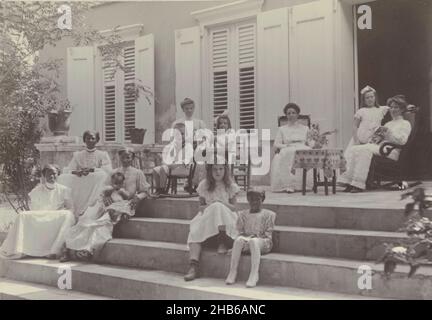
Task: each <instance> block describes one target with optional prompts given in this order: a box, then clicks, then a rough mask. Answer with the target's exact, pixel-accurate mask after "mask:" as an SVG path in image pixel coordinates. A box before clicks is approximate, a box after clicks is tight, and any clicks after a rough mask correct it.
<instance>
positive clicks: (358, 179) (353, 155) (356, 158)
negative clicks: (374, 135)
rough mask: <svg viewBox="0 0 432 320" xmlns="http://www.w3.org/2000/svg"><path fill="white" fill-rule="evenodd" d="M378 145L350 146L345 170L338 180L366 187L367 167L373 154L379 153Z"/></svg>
mask: <svg viewBox="0 0 432 320" xmlns="http://www.w3.org/2000/svg"><path fill="white" fill-rule="evenodd" d="M379 148H380V147H379V146H378V145H376V144H371V143H367V144H362V145H355V146H352V147H351V148H350V150H349V153H350V157H349V159H347V171H345V173H344V174H342V175H341V176H340V178H339V182H342V183H345V184H349V185H352V186H354V187H357V188H360V189H366V180H367V177H368V174H369V167H370V164H371V161H372V157H373V155H374V154H379Z"/></svg>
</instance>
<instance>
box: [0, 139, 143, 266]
mask: <svg viewBox="0 0 432 320" xmlns="http://www.w3.org/2000/svg"><path fill="white" fill-rule="evenodd" d="M99 139H100V137H99V134H98V133H97V132H93V131H86V132H84V134H83V140H84V143H85V145H86V149H85V150H82V151H78V152H75V153H74V154H73V158H72V160H71V162H70V163H69V165H68V166H67V167H65V168H64V169H63V172H62V173H61V174H60V172H61V170H60V169H59V168H58V167H57V166H55V165H52V164H47V165H45V166H44V167H43V169H42V170H41V177H40V183H39V184H38V185H37V186H36V187H35V188H34V189H33V190H32V191H31V192H30V194H29V198H30V205H29V206H30V209H31V210H30V211H24V212H21V213H20V214H18V215H17V218H16V221H15V223H14V225H13V227H12V229H11V230H10V231H9V232H8V235H7V237H6V239H5V241H4V242H3V244H2V246H1V248H0V254H1V255H2V256H4V257H7V258H20V257H22V256H34V257H47V258H59V259H60V260H61V261H63V262H64V261H68V260H70V259H76V260H89V259H91V258H92V257H93V256H94V255H96V254H98V253H99V252H100V249H101V248H102V247H103V245H104V244H105V243H106V242H107V241H109V240H110V239H111V238H112V231H113V227H114V225H115V224H117V223H118V222H119V221H121V220H124V219H128V218H129V217H130V216H133V214H134V208H135V206H136V204H137V203H138V202H139V201H140V200H142V199H144V198H145V197H147V195H148V194H149V187H150V185H149V184H148V183H147V182H146V179H145V177H144V174H143V172H142V171H141V170H138V169H136V168H134V167H132V161H133V158H134V152H133V151H132V150H130V149H127V148H125V149H123V150H121V151H120V152H119V157H120V162H121V166H120V167H119V168H117V169H114V170H113V169H112V165H111V160H110V157H109V155H108V153H107V152H105V151H101V150H97V149H96V144H97V142H98V141H99Z"/></svg>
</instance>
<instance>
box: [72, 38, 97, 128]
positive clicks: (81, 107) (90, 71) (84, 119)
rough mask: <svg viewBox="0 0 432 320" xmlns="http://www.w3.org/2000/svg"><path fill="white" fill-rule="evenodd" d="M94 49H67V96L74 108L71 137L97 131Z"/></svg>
mask: <svg viewBox="0 0 432 320" xmlns="http://www.w3.org/2000/svg"><path fill="white" fill-rule="evenodd" d="M94 65H95V64H94V48H93V47H71V48H68V49H67V95H68V100H69V102H70V103H71V106H72V114H71V122H70V130H69V135H71V136H78V137H82V134H83V132H84V131H85V130H94V129H95V119H94V114H95V90H94V84H95V83H94V81H95V80H94V76H95V72H94Z"/></svg>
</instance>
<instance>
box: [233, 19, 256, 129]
mask: <svg viewBox="0 0 432 320" xmlns="http://www.w3.org/2000/svg"><path fill="white" fill-rule="evenodd" d="M237 40H238V41H237V43H238V72H239V77H238V81H239V83H238V85H239V87H238V98H239V99H238V113H239V116H238V118H239V125H240V129H253V128H255V105H256V103H255V89H256V88H255V86H256V81H255V79H256V76H255V75H256V26H255V24H245V25H240V26H238V27H237Z"/></svg>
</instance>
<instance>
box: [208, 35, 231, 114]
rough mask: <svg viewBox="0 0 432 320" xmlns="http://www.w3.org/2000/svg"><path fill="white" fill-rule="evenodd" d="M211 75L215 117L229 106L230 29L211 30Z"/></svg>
mask: <svg viewBox="0 0 432 320" xmlns="http://www.w3.org/2000/svg"><path fill="white" fill-rule="evenodd" d="M210 39H211V76H212V87H211V92H212V104H213V117H216V116H218V115H220V114H221V113H222V112H223V111H224V110H226V109H227V108H228V87H229V86H228V68H229V30H228V28H223V29H217V30H212V31H211V38H210Z"/></svg>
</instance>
